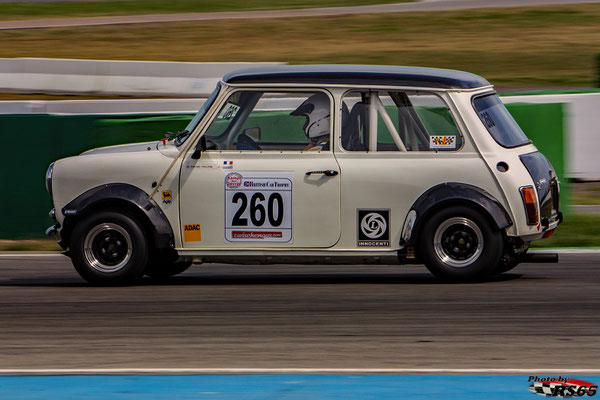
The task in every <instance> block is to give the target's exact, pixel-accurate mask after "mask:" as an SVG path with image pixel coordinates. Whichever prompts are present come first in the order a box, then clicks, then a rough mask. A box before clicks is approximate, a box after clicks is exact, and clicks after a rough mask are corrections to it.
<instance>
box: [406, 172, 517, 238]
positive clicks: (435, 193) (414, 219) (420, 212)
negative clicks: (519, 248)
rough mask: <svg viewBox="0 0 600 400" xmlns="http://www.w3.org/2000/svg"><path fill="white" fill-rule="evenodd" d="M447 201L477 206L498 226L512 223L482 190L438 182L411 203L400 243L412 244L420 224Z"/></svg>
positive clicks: (495, 201) (416, 236) (417, 235)
mask: <svg viewBox="0 0 600 400" xmlns="http://www.w3.org/2000/svg"><path fill="white" fill-rule="evenodd" d="M450 204H462V205H469V206H471V207H473V208H477V209H479V210H480V211H482V212H483V213H484V214H486V215H487V216H488V217H489V219H490V220H491V221H492V222H493V223H494V225H495V226H496V228H498V229H504V228H507V227H509V226H511V225H512V224H513V222H512V219H511V218H510V215H509V214H508V212H506V209H505V208H504V207H503V206H502V204H500V202H499V201H498V200H497V199H495V198H494V197H493V196H492V195H491V194H489V193H488V192H486V191H485V190H483V189H481V188H479V187H477V186H473V185H468V184H465V183H458V182H448V183H442V184H440V185H437V186H434V187H432V188H430V189H429V190H427V191H426V192H425V193H423V194H422V195H421V196H419V198H418V199H417V200H416V201H415V202H414V204H413V205H412V207H411V208H410V211H409V213H408V214H407V216H406V218H405V220H404V225H403V229H402V235H401V238H400V245H404V246H414V245H415V244H416V242H417V240H418V237H419V233H420V229H421V227H422V226H423V223H425V222H426V221H427V219H428V218H429V216H431V215H432V214H433V213H434V212H435V211H437V210H438V209H440V208H442V207H444V206H448V205H450Z"/></svg>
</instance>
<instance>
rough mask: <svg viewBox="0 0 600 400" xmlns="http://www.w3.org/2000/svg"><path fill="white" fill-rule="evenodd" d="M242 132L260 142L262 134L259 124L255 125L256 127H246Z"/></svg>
mask: <svg viewBox="0 0 600 400" xmlns="http://www.w3.org/2000/svg"><path fill="white" fill-rule="evenodd" d="M242 134H243V135H246V136H248V137H250V139H252V140H254V141H255V142H260V138H261V136H262V135H261V132H260V127H258V126H255V127H254V128H246V129H244V132H243V133H242Z"/></svg>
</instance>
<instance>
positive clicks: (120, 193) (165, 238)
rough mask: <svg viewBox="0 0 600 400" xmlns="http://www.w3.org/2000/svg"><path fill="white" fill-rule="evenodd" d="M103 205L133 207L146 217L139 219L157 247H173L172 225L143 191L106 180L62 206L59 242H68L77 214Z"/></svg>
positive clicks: (139, 214) (132, 186)
mask: <svg viewBox="0 0 600 400" xmlns="http://www.w3.org/2000/svg"><path fill="white" fill-rule="evenodd" d="M103 206H106V207H110V206H113V207H126V208H128V209H130V210H132V211H133V212H135V213H136V214H137V215H138V216H140V217H143V218H144V219H145V220H144V221H142V222H144V223H145V226H146V227H147V228H148V230H149V232H148V235H149V238H150V239H151V240H153V241H154V244H155V246H156V248H158V249H169V248H173V246H174V235H173V229H172V228H171V224H170V223H169V220H168V219H167V217H166V216H165V214H164V213H163V212H162V210H161V209H160V207H159V206H158V205H157V204H156V202H155V201H154V200H152V199H150V197H149V196H148V194H147V193H146V192H144V191H143V190H142V189H140V188H139V187H137V186H134V185H130V184H127V183H108V184H104V185H101V186H97V187H94V188H92V189H89V190H87V191H85V192H84V193H82V194H80V195H79V196H77V197H76V198H75V199H73V200H72V201H71V202H69V203H68V204H67V205H66V206H64V207H63V208H62V213H63V215H64V217H65V218H64V222H63V226H62V227H61V237H62V240H63V241H66V243H61V245H62V246H63V247H65V245H67V246H68V243H69V241H70V231H71V229H72V228H73V226H74V224H75V222H76V221H77V220H78V219H79V218H81V217H82V216H83V215H85V214H86V213H88V212H90V211H92V210H93V209H96V208H97V207H103Z"/></svg>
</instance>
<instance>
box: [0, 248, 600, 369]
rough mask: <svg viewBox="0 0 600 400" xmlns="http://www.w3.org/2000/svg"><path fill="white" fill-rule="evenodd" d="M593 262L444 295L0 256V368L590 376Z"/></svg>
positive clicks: (387, 286)
mask: <svg viewBox="0 0 600 400" xmlns="http://www.w3.org/2000/svg"><path fill="white" fill-rule="evenodd" d="M599 284H600V254H598V253H597V254H589V255H572V254H565V255H561V262H560V263H558V264H523V265H520V266H518V267H517V268H516V269H515V270H514V273H509V274H504V275H502V276H499V277H495V278H492V279H491V280H489V281H487V282H478V283H460V284H450V283H442V282H439V281H437V280H436V279H434V278H433V277H432V276H431V275H430V274H429V273H428V272H427V271H426V270H425V268H424V267H422V266H293V265H292V266H282V265H274V266H232V265H214V264H213V265H206V266H203V265H201V266H194V267H192V268H191V269H190V270H188V272H186V273H184V274H182V275H180V276H177V277H174V278H171V279H169V280H167V281H165V282H157V281H153V280H151V279H148V278H145V279H143V280H142V282H141V284H140V285H138V286H132V287H115V288H106V287H90V286H88V285H87V284H85V282H83V281H82V280H81V279H80V278H79V276H78V275H77V274H76V272H75V271H74V269H73V268H72V266H71V265H70V261H69V260H68V259H67V258H66V257H63V256H54V257H29V256H23V255H16V256H12V255H10V256H6V255H3V256H2V257H0V369H31V368H33V369H44V368H50V369H56V368H67V369H68V368H73V369H79V368H83V369H86V368H88V369H89V368H409V369H410V368H413V369H415V368H416V369H418V368H475V369H477V368H523V369H558V370H565V369H598V368H599V367H600V362H599V359H598V354H600V290H598V287H599Z"/></svg>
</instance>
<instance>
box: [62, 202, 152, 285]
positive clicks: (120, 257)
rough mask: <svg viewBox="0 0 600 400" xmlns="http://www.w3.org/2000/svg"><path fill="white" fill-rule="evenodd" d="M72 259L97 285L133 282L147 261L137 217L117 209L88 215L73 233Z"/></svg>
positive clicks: (144, 239)
mask: <svg viewBox="0 0 600 400" xmlns="http://www.w3.org/2000/svg"><path fill="white" fill-rule="evenodd" d="M71 237H72V240H71V246H70V247H71V260H72V261H73V265H74V266H75V269H76V270H77V272H78V273H79V275H81V277H82V278H83V279H85V280H86V281H88V282H89V283H92V284H96V285H123V284H131V283H134V282H135V281H137V280H138V279H140V278H141V277H142V275H143V273H144V269H145V268H146V264H147V262H148V251H149V249H148V241H147V239H146V235H144V231H143V230H142V227H141V226H140V224H139V223H138V222H137V221H136V220H135V218H133V217H131V216H129V215H125V214H122V213H118V212H114V211H104V212H99V213H97V214H92V215H90V216H87V217H85V218H84V219H82V220H81V221H79V222H78V223H77V225H76V226H75V228H74V229H73V232H72V236H71Z"/></svg>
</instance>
